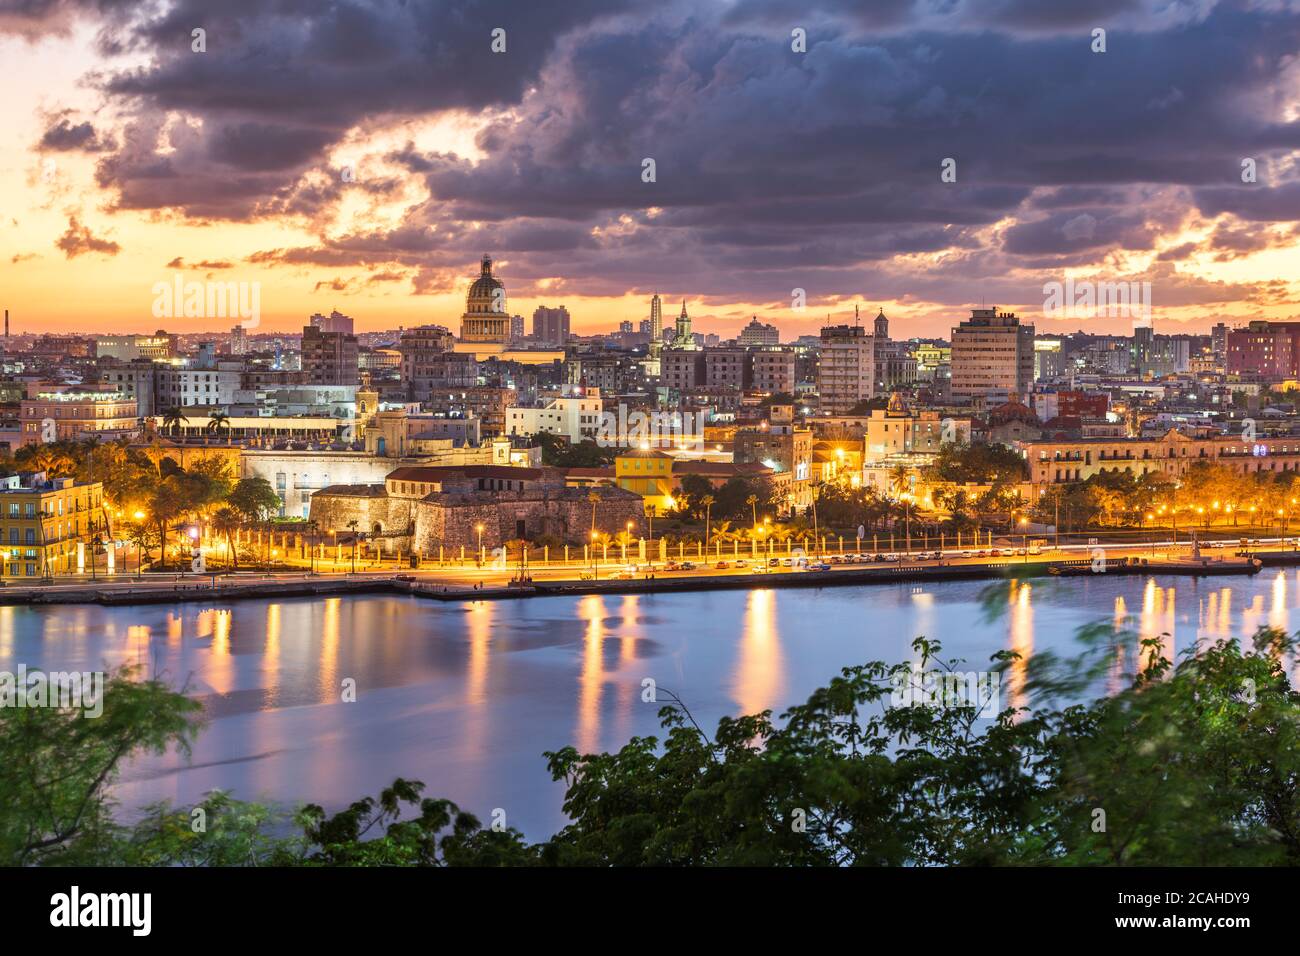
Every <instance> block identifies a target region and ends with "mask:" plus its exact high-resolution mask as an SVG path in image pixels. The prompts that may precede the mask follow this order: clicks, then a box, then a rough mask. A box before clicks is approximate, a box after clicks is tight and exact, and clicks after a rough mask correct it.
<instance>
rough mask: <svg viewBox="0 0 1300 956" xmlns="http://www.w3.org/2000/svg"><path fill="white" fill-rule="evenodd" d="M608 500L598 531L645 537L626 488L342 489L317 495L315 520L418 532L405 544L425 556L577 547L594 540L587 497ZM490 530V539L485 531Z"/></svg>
mask: <svg viewBox="0 0 1300 956" xmlns="http://www.w3.org/2000/svg"><path fill="white" fill-rule="evenodd" d="M592 490H595V491H596V493H597V494H599V495H600V498H601V500H600V502H599V503H598V504H597V505H596V530H597V531H600V532H604V533H605V534H608V535H610V536H614V535H617V534H618V533H619V532H620V531H626V530H627V526H628V523H629V522H631V524H632V534H633V535H634V536H637V537H640V536H641V535H643V534H645V531H646V527H645V515H644V511H643V505H642V499H641V496H640V495H637V494H633V493H632V492H630V491H624V490H623V489H621V488H614V487H600V488H596V489H587V488H542V489H535V490H530V491H476V492H462V493H454V494H432V495H429V496H428V497H426V498H422V499H418V500H417V499H412V498H398V497H390V496H388V495H386V494H384V491H383V486H382V485H380V486H365V485H362V486H352V487H350V488H343V487H335V488H333V489H329V490H326V491H320V492H317V493H316V494H315V495H313V496H312V499H311V519H312V520H313V521H316V522H317V523H318V524H319V525H320V528H321V530H322V531H337V532H346V531H348V530H349V529H348V524H349V522H352V521H356V522H357V530H358V531H362V532H365V533H367V534H374V533H376V532H383V533H386V534H392V533H393V532H400V531H408V532H410V531H413V534H412V535H411V538H410V540H407V541H404V542H403V543H402V546H403V547H404V548H410V549H412V550H415V551H419V552H420V553H423V554H425V555H431V556H432V555H436V554H437V553H438V549H439V548H440V547H441V548H442V549H443V550H444V551H445V552H447V553H452V552H458V551H459V550H460V549H461V548H462V547H463V548H465V549H466V551H474V550H475V549H476V548H477V547H478V546H479V544H480V540H481V543H482V545H483V547H485V548H487V549H489V550H491V549H493V548H498V547H501V546H502V545H503V544H504V543H505V542H507V541H514V540H517V539H518V538H519V537H520V531H521V528H520V525H519V522H523V527H522V532H523V537H525V538H527V539H528V540H530V541H536V540H538V539H539V538H542V537H552V538H556V539H558V540H560V541H565V542H568V543H570V544H573V545H575V546H579V547H580V546H581V545H583V544H584V543H586V542H587V541H588V540H589V537H590V533H591V510H592V509H591V502H589V501H588V500H587V495H588V494H589V493H590V492H591V491H592ZM479 526H482V528H483V534H482V538H481V539H480V537H479V532H478V528H479Z"/></svg>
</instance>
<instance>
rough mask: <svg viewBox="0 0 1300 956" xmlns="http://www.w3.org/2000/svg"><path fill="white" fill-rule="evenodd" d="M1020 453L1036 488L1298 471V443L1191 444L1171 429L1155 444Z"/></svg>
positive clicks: (1107, 442)
mask: <svg viewBox="0 0 1300 956" xmlns="http://www.w3.org/2000/svg"><path fill="white" fill-rule="evenodd" d="M1019 448H1020V449H1021V452H1022V453H1023V454H1024V456H1025V461H1026V462H1028V464H1029V474H1030V480H1031V481H1032V482H1034V483H1035V484H1055V483H1058V482H1067V481H1086V480H1087V479H1089V478H1091V477H1093V476H1094V475H1099V474H1102V473H1103V472H1128V473H1129V474H1132V475H1143V474H1146V473H1147V472H1160V473H1162V474H1165V475H1168V476H1169V477H1170V478H1179V477H1180V476H1182V475H1185V474H1186V473H1187V470H1188V469H1189V468H1190V467H1192V465H1194V464H1196V463H1197V462H1207V463H1209V464H1214V465H1223V466H1225V467H1228V468H1231V469H1232V470H1233V471H1235V472H1237V473H1238V474H1252V473H1255V472H1261V471H1263V472H1276V473H1287V472H1295V471H1300V437H1283V438H1259V439H1257V440H1254V441H1243V440H1242V439H1241V438H1240V437H1237V436H1232V435H1214V436H1211V437H1207V438H1195V437H1192V436H1189V435H1186V434H1184V433H1183V432H1180V431H1178V430H1176V429H1171V430H1170V431H1168V432H1166V433H1165V434H1163V435H1161V436H1159V437H1158V438H1085V439H1081V440H1077V441H1029V442H1021V443H1020V444H1019Z"/></svg>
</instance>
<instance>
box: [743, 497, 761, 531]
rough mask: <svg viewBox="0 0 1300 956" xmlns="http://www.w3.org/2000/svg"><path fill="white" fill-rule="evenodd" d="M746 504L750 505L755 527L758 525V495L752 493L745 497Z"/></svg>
mask: <svg viewBox="0 0 1300 956" xmlns="http://www.w3.org/2000/svg"><path fill="white" fill-rule="evenodd" d="M745 504H747V505H749V517H750V519H751V520H752V522H753V525H754V527H755V528H757V527H758V495H750V496H749V497H748V498H746V499H745Z"/></svg>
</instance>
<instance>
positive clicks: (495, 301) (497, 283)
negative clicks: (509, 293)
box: [465, 255, 506, 315]
mask: <svg viewBox="0 0 1300 956" xmlns="http://www.w3.org/2000/svg"><path fill="white" fill-rule="evenodd" d="M498 289H500V290H501V291H500V292H499V293H498V292H497V290H498ZM505 291H506V287H505V283H503V282H502V281H501V280H500V279H498V278H497V277H496V276H494V275H493V274H492V257H491V256H488V255H485V256H484V257H483V264H482V266H481V267H480V270H479V277H478V278H477V279H475V280H474V282H473V284H472V285H471V286H470V287H469V295H468V296H467V297H466V299H465V313H466V314H467V315H470V314H479V313H483V312H496V313H503V312H505V310H506V296H505Z"/></svg>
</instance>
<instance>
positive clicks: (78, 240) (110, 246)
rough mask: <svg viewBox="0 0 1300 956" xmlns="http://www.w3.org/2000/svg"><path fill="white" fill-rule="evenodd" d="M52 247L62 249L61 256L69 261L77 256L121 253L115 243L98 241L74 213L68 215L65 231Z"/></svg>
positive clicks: (120, 248) (120, 249) (105, 240)
mask: <svg viewBox="0 0 1300 956" xmlns="http://www.w3.org/2000/svg"><path fill="white" fill-rule="evenodd" d="M54 245H55V246H56V247H58V248H59V249H62V250H63V254H64V255H65V256H67V257H68V258H69V259H75V258H76V257H77V256H83V255H86V254H87V253H100V254H102V255H106V256H115V255H117V254H118V253H119V252H121V251H122V247H121V246H119V245H118V244H117V243H116V242H113V241H111V240H108V239H100V238H99V237H97V236H95V235H93V234H92V233H91V231H90V230H89V229H88V228H87V227H85V226H83V225H82V224H81V219H80V218H79V217H78V215H77V214H76V213H70V214H69V215H68V228H67V231H66V232H64V233H63V235H62V236H60V237H59V239H58V241H57V242H55V243H54Z"/></svg>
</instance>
